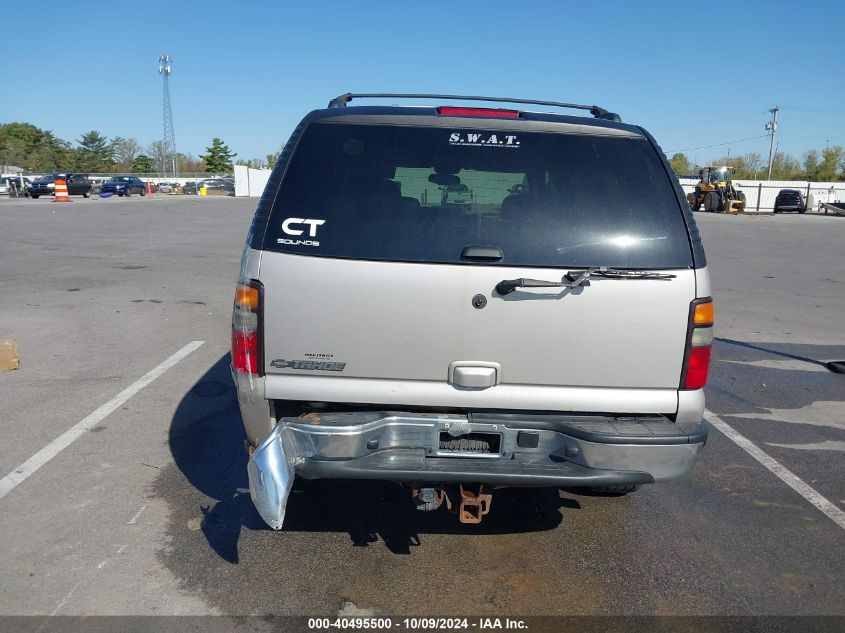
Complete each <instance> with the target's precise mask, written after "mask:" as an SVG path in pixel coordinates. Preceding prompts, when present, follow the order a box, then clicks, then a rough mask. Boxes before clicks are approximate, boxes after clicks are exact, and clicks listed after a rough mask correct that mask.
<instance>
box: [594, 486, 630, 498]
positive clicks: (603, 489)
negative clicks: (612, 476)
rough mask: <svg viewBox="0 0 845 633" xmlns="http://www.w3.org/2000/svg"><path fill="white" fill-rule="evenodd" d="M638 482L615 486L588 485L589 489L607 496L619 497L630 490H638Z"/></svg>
mask: <svg viewBox="0 0 845 633" xmlns="http://www.w3.org/2000/svg"><path fill="white" fill-rule="evenodd" d="M639 488H640V484H617V485H615V486H590V490H591V491H592V492H595V493H596V494H600V495H607V496H609V497H621V496H623V495H627V494H628V493H630V492H634V491H635V490H639Z"/></svg>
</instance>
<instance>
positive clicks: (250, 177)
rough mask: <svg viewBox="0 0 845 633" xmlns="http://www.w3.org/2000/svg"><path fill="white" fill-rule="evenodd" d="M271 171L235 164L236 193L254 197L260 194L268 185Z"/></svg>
mask: <svg viewBox="0 0 845 633" xmlns="http://www.w3.org/2000/svg"><path fill="white" fill-rule="evenodd" d="M270 171H271V170H269V169H253V168H252V167H246V166H244V165H235V195H236V196H250V197H253V198H255V197H258V196H260V195H261V194H262V193H263V192H264V187H266V186H267V180H268V179H269V178H270Z"/></svg>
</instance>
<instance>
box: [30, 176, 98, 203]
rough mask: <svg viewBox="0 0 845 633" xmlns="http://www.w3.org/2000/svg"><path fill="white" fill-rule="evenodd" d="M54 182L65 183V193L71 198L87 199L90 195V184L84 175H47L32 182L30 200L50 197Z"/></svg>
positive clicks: (54, 187) (54, 185)
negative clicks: (64, 181) (61, 181)
mask: <svg viewBox="0 0 845 633" xmlns="http://www.w3.org/2000/svg"><path fill="white" fill-rule="evenodd" d="M56 180H66V181H67V192H68V195H71V196H82V197H83V198H88V197H89V196H90V195H91V183H90V182H89V180H88V177H87V176H85V175H84V174H47V175H46V176H42V177H41V178H38V179H37V180H35V181H33V183H32V186H31V187H30V189H29V195H30V197H32V198H38V197H39V196H52V195H53V191H54V190H55V189H56Z"/></svg>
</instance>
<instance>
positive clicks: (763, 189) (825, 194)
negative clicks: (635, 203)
mask: <svg viewBox="0 0 845 633" xmlns="http://www.w3.org/2000/svg"><path fill="white" fill-rule="evenodd" d="M680 181H681V186H682V187H683V188H684V193H692V192H693V191H694V190H695V185H696V183H697V182H698V179H697V178H681V179H680ZM734 187H736V188H737V189H739V190H740V191H742V192H743V193H744V194H745V212H746V213H767V212H770V211H772V210H773V209H774V206H775V198H776V197H777V195H778V191H780V190H781V189H797V190H798V191H800V192H801V194H802V195H803V196H804V198H805V199H806V200H807V209H809V210H811V211H818V210H819V205H820V204H821V203H822V202H838V201H842V200H845V182H807V181H806V180H742V179H739V180H735V181H734Z"/></svg>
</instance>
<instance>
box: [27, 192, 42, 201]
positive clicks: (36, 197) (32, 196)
mask: <svg viewBox="0 0 845 633" xmlns="http://www.w3.org/2000/svg"><path fill="white" fill-rule="evenodd" d="M40 195H41V194H40V193H31V194H29V197H30V198H33V199H35V200H38V196H40Z"/></svg>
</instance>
